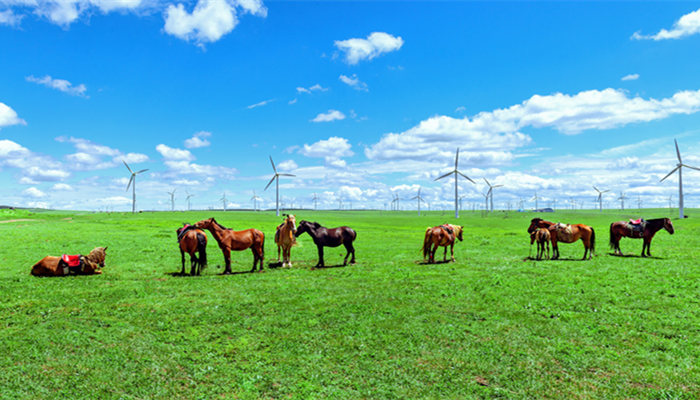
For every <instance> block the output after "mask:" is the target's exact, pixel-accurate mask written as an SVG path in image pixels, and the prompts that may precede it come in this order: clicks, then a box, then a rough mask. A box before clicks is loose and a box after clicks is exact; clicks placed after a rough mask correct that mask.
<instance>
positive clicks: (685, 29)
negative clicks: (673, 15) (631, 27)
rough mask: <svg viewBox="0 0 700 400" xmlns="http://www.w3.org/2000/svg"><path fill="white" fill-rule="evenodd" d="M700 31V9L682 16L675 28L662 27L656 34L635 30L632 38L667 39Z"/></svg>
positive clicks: (674, 25) (678, 37)
mask: <svg viewBox="0 0 700 400" xmlns="http://www.w3.org/2000/svg"><path fill="white" fill-rule="evenodd" d="M697 33H700V10H696V11H693V12H691V13H688V14H685V15H684V16H682V17H681V18H680V19H679V20H678V21H676V23H675V24H673V28H671V29H670V30H668V29H661V30H660V31H659V32H658V33H656V34H654V35H642V34H640V33H639V32H635V33H634V34H633V35H632V39H636V40H645V39H646V40H667V39H680V38H683V37H686V36H690V35H695V34H697Z"/></svg>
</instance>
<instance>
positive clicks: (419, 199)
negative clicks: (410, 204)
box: [411, 186, 425, 217]
mask: <svg viewBox="0 0 700 400" xmlns="http://www.w3.org/2000/svg"><path fill="white" fill-rule="evenodd" d="M411 200H416V201H418V216H419V217H420V202H421V201H423V202H424V201H425V200H423V198H422V197H420V186H418V194H417V195H416V196H414V197H413V198H411Z"/></svg>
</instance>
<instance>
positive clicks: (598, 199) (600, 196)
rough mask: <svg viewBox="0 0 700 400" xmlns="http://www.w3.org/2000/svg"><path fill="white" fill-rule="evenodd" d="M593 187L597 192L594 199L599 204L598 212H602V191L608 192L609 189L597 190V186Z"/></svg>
mask: <svg viewBox="0 0 700 400" xmlns="http://www.w3.org/2000/svg"><path fill="white" fill-rule="evenodd" d="M593 189H595V191H596V192H598V198H597V200H596V201H597V202H598V206H599V208H600V212H603V193H607V192H609V191H610V190H599V189H598V188H597V187H595V186H593Z"/></svg>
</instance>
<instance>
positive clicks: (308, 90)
mask: <svg viewBox="0 0 700 400" xmlns="http://www.w3.org/2000/svg"><path fill="white" fill-rule="evenodd" d="M327 91H328V88H324V87H323V86H321V85H319V84H318V83H317V84H315V85H313V86H309V87H308V88H305V87H301V86H299V87H297V93H308V94H311V93H313V92H327Z"/></svg>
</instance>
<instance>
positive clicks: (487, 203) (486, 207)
mask: <svg viewBox="0 0 700 400" xmlns="http://www.w3.org/2000/svg"><path fill="white" fill-rule="evenodd" d="M481 195H482V196H484V210H486V211H488V210H489V198H490V197H491V194H490V193H489V192H486V193H482V194H481Z"/></svg>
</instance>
